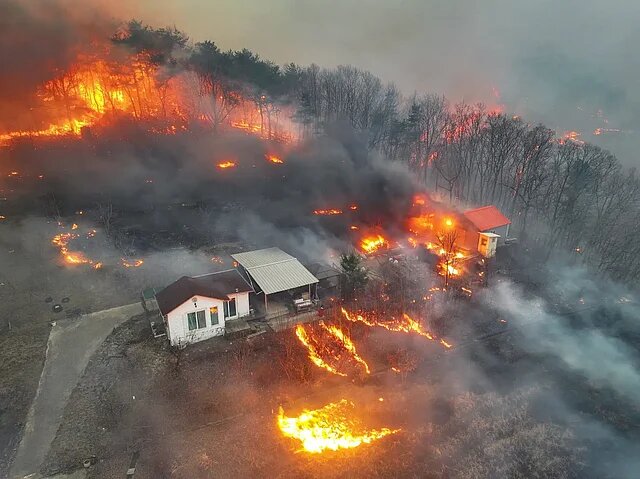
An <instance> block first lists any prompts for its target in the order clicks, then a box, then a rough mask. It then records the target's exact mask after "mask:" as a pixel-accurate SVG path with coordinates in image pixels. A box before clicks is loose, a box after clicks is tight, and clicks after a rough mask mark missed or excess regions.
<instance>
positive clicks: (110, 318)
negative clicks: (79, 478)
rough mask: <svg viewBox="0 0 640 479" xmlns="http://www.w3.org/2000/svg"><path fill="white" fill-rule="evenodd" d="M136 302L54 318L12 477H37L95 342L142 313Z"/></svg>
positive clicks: (94, 349)
mask: <svg viewBox="0 0 640 479" xmlns="http://www.w3.org/2000/svg"><path fill="white" fill-rule="evenodd" d="M143 312H144V311H143V309H142V306H141V305H140V303H134V304H129V305H126V306H120V307H117V308H112V309H106V310H104V311H98V312H96V313H91V314H86V315H84V316H81V317H80V318H79V319H65V320H61V321H58V322H57V323H56V324H55V325H54V326H52V328H51V332H50V334H49V342H48V344H47V354H46V358H45V362H44V368H43V370H42V375H41V376H40V383H39V384H38V390H37V391H36V395H35V397H34V399H33V402H32V404H31V408H30V409H29V414H28V416H27V423H26V425H25V430H24V435H23V437H22V441H21V442H20V445H19V446H18V451H17V453H16V456H15V459H14V461H13V465H12V467H11V477H12V478H22V477H26V476H30V477H37V476H38V474H37V472H38V471H39V469H40V465H41V464H42V462H43V461H44V458H45V456H46V454H47V452H48V451H49V447H50V446H51V442H52V441H53V439H54V438H55V435H56V432H57V431H58V427H59V426H60V421H61V419H62V414H63V412H64V408H65V406H66V404H67V400H68V399H69V396H70V394H71V392H72V391H73V389H74V388H75V386H76V384H78V380H79V379H80V376H81V375H82V372H83V371H84V368H85V367H86V365H87V363H88V362H89V359H90V358H91V356H92V355H93V353H94V352H95V351H96V349H97V348H98V346H99V345H100V344H102V342H103V341H104V340H105V339H106V337H107V336H108V335H109V334H110V333H111V331H113V329H114V328H115V327H116V326H118V325H119V324H121V323H123V322H124V321H126V320H127V319H129V318H131V317H132V316H135V315H138V314H141V313H143Z"/></svg>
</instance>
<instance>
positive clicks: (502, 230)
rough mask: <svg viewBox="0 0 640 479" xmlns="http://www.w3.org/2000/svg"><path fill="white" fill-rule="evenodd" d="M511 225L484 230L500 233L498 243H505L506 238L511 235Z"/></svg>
mask: <svg viewBox="0 0 640 479" xmlns="http://www.w3.org/2000/svg"><path fill="white" fill-rule="evenodd" d="M509 226H510V225H505V226H500V227H499V228H494V229H492V230H487V231H483V233H495V234H497V235H500V238H498V243H504V240H505V239H507V238H508V237H509Z"/></svg>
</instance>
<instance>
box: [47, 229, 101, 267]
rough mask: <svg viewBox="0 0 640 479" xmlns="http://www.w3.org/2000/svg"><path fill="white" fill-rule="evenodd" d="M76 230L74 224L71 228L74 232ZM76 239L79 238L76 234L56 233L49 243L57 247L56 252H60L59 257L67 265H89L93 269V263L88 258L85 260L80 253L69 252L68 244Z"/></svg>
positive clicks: (90, 235) (88, 235) (83, 255)
mask: <svg viewBox="0 0 640 479" xmlns="http://www.w3.org/2000/svg"><path fill="white" fill-rule="evenodd" d="M74 226H75V228H74ZM77 228H78V225H76V224H74V225H73V226H72V229H74V230H75V229H77ZM92 236H93V235H92V234H91V232H89V234H87V237H88V238H90V237H92ZM78 237H80V235H79V234H77V233H58V234H57V235H55V236H54V237H53V238H52V239H51V243H53V245H55V246H57V247H58V250H59V251H60V255H61V256H62V259H63V261H64V262H65V263H67V264H68V265H72V266H73V265H78V264H90V265H94V267H95V263H94V262H93V261H92V260H90V259H89V258H87V257H86V256H85V254H84V253H82V252H80V251H71V250H70V249H69V243H70V242H71V241H72V240H74V239H76V238H78Z"/></svg>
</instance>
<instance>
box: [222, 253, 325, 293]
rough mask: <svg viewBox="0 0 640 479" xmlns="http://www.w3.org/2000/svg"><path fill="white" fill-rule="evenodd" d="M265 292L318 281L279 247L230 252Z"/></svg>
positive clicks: (297, 286) (274, 291)
mask: <svg viewBox="0 0 640 479" xmlns="http://www.w3.org/2000/svg"><path fill="white" fill-rule="evenodd" d="M231 257H232V258H233V259H234V260H236V261H237V262H238V263H239V264H240V265H242V267H243V268H244V269H246V270H247V273H249V276H251V278H253V280H254V281H255V282H256V283H258V286H260V289H262V291H264V293H265V294H273V293H279V292H281V291H287V290H289V289H293V288H299V287H301V286H307V285H309V284H315V283H317V282H318V278H316V277H315V276H314V275H312V274H311V273H310V272H309V270H307V269H306V268H305V267H304V266H302V264H301V263H300V262H299V261H298V260H297V259H295V258H294V257H293V256H291V255H289V254H287V253H285V252H284V251H282V250H281V249H279V248H266V249H260V250H256V251H247V252H245V253H236V254H232V255H231Z"/></svg>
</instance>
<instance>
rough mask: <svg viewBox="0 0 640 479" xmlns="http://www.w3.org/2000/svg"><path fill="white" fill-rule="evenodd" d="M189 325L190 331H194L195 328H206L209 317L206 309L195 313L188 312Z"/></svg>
mask: <svg viewBox="0 0 640 479" xmlns="http://www.w3.org/2000/svg"><path fill="white" fill-rule="evenodd" d="M187 325H188V327H189V331H193V330H194V329H202V328H206V327H207V317H206V315H205V312H204V309H203V310H201V311H196V312H195V313H187Z"/></svg>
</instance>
